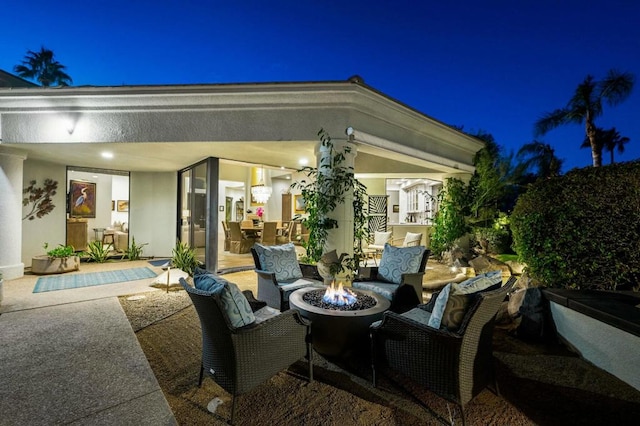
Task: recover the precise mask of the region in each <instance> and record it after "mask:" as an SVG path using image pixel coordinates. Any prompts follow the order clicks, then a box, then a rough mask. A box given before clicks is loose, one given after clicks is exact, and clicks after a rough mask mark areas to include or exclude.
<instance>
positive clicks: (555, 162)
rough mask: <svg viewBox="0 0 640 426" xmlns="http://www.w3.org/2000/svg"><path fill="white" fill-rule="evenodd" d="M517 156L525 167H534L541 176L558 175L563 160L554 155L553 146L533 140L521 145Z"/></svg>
mask: <svg viewBox="0 0 640 426" xmlns="http://www.w3.org/2000/svg"><path fill="white" fill-rule="evenodd" d="M587 144H588V142H587ZM517 158H518V160H520V161H522V165H523V167H524V168H525V169H532V168H536V169H537V175H538V176H539V177H542V178H548V177H552V176H559V175H560V171H561V169H562V163H563V160H562V159H560V158H558V157H556V153H555V150H554V149H553V147H552V146H551V145H549V144H548V143H544V142H539V141H533V142H530V143H528V144H525V145H523V146H522V147H521V148H520V149H519V150H518V154H517Z"/></svg>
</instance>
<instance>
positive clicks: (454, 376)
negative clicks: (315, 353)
mask: <svg viewBox="0 0 640 426" xmlns="http://www.w3.org/2000/svg"><path fill="white" fill-rule="evenodd" d="M515 281H516V279H515V277H511V278H510V279H509V281H507V283H506V284H505V285H504V286H502V287H500V288H499V289H496V290H490V289H489V291H480V292H476V293H471V294H467V295H463V296H469V298H468V299H466V300H468V302H467V303H468V304H467V305H466V310H463V311H462V312H461V315H459V317H458V320H459V324H457V327H458V328H457V329H455V330H452V329H449V328H447V327H445V326H440V327H439V328H434V327H432V326H429V325H428V322H429V319H430V317H431V316H432V313H433V312H434V307H435V305H436V302H437V299H438V294H434V296H433V297H432V298H431V300H430V302H429V303H427V304H425V305H419V306H418V307H417V308H415V309H413V310H412V311H410V312H407V313H405V314H400V315H399V314H396V313H394V312H389V311H387V312H385V313H384V315H383V317H382V320H381V321H379V322H378V323H374V324H372V325H371V327H370V332H371V345H372V347H371V348H372V349H371V353H372V368H373V385H374V386H375V385H376V375H377V373H378V371H379V370H380V368H381V367H382V366H387V367H389V368H390V369H391V370H393V371H397V372H400V373H401V374H402V375H404V376H406V377H408V378H410V379H411V380H412V381H414V382H415V383H418V384H419V385H422V386H424V387H426V388H427V389H429V390H430V391H432V392H434V393H435V394H436V395H438V396H440V397H442V398H444V399H446V400H448V401H450V402H453V403H455V404H456V405H458V406H459V407H460V413H461V416H462V423H463V424H465V421H466V420H465V413H464V408H465V406H466V405H467V403H469V401H471V400H472V399H473V398H474V397H475V396H476V395H477V394H479V393H480V391H482V390H483V389H484V388H485V387H487V385H489V384H493V385H494V388H495V392H496V393H498V387H497V383H496V381H495V374H494V360H493V351H492V339H493V325H494V318H495V315H496V313H497V311H498V308H499V307H500V304H501V303H502V302H503V301H504V299H505V296H506V294H507V292H508V291H509V290H510V289H511V288H512V286H513V284H514V283H515ZM498 285H500V284H498ZM449 297H451V296H449ZM445 302H447V301H445ZM447 303H448V302H447ZM447 309H448V305H447Z"/></svg>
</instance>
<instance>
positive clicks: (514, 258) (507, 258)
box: [495, 254, 518, 262]
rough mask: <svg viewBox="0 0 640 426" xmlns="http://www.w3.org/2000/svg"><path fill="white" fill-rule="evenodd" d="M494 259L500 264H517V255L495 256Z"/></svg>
mask: <svg viewBox="0 0 640 426" xmlns="http://www.w3.org/2000/svg"><path fill="white" fill-rule="evenodd" d="M495 257H496V259H498V260H499V261H500V262H508V261H511V262H517V261H518V255H517V254H497V255H496V256H495Z"/></svg>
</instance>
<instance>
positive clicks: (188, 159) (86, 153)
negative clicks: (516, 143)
mask: <svg viewBox="0 0 640 426" xmlns="http://www.w3.org/2000/svg"><path fill="white" fill-rule="evenodd" d="M315 144H316V142H292V141H286V142H176V143H173V142H150V143H81V144H78V143H74V144H65V143H49V144H41V143H39V144H3V145H6V146H11V147H14V148H17V149H19V150H21V151H23V152H26V153H27V157H28V158H30V159H35V160H43V161H49V162H53V163H57V164H61V165H65V166H81V167H92V168H101V169H112V170H124V171H142V172H166V171H177V170H179V169H182V168H185V167H187V166H190V165H192V164H194V163H197V162H199V161H201V160H203V159H205V158H207V157H218V158H220V159H222V160H232V161H237V162H241V163H246V164H261V165H264V166H265V167H269V168H281V167H284V168H286V169H289V170H297V169H300V168H301V167H302V165H301V164H300V162H299V161H300V160H301V159H306V160H307V161H308V165H310V166H315V154H314V147H315ZM105 151H108V152H111V153H113V158H111V159H106V158H103V157H102V156H101V153H103V152H105ZM355 170H356V173H359V174H360V173H367V174H403V175H408V174H412V173H440V171H438V170H434V169H433V168H430V167H429V165H428V164H426V162H424V161H416V160H414V159H412V158H410V157H407V156H401V155H397V154H395V155H390V153H389V152H388V151H385V150H382V149H378V148H372V147H366V152H362V151H361V152H358V154H357V156H356V159H355Z"/></svg>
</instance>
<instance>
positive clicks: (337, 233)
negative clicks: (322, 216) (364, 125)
mask: <svg viewBox="0 0 640 426" xmlns="http://www.w3.org/2000/svg"><path fill="white" fill-rule="evenodd" d="M331 142H332V143H333V150H334V155H335V154H336V153H342V154H343V155H344V158H345V159H344V161H343V162H342V164H341V166H342V167H346V168H348V167H350V168H352V169H353V167H354V163H355V157H356V155H357V150H356V146H355V145H354V144H353V143H351V142H350V141H349V140H344V139H332V140H331ZM347 147H349V149H348V150H347V149H346V148H347ZM347 151H349V152H347ZM315 155H316V159H317V166H318V172H319V173H324V174H328V173H331V170H329V169H327V168H326V167H323V165H324V164H328V163H329V161H330V159H331V152H330V150H329V148H328V147H326V146H322V142H319V143H318V144H317V145H316V149H315ZM345 195H346V196H345V200H344V203H342V205H338V206H337V207H336V208H335V210H333V212H331V213H330V215H329V217H331V218H332V219H335V220H336V221H337V222H338V228H336V229H331V230H329V235H328V238H327V243H326V246H325V250H324V251H325V253H326V252H327V251H331V250H333V249H335V250H336V252H337V253H338V255H340V254H341V253H347V254H349V256H353V191H349V192H348V193H347V194H345Z"/></svg>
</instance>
